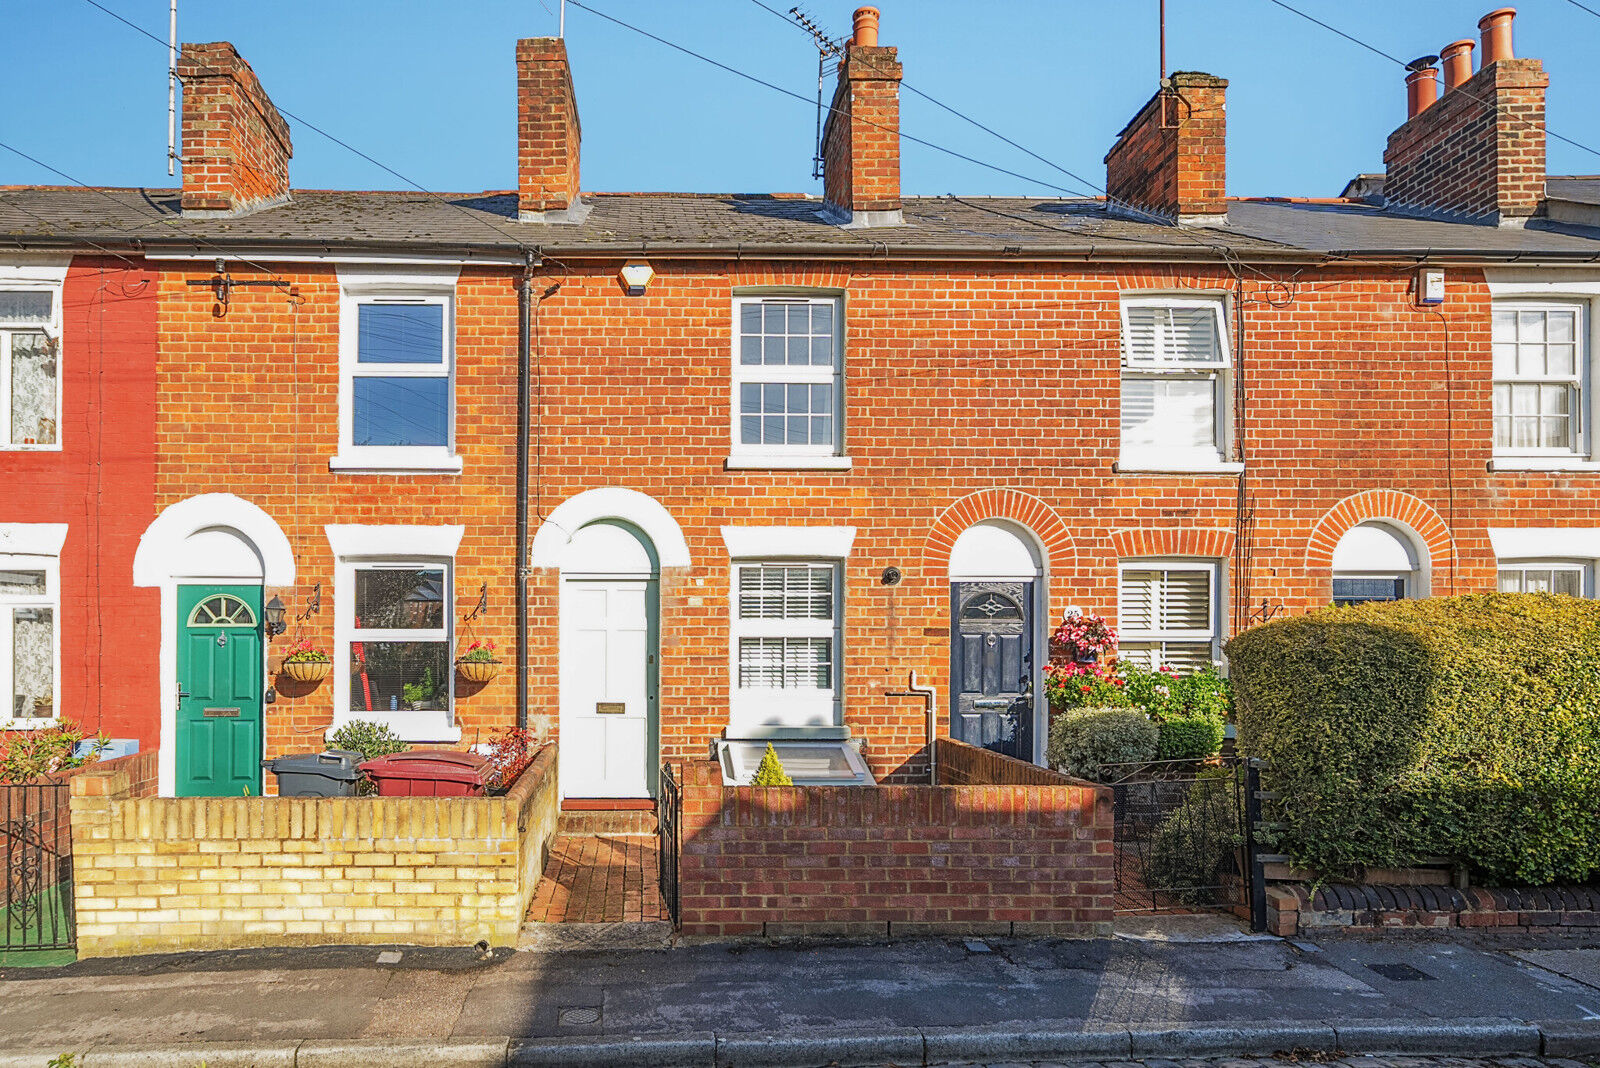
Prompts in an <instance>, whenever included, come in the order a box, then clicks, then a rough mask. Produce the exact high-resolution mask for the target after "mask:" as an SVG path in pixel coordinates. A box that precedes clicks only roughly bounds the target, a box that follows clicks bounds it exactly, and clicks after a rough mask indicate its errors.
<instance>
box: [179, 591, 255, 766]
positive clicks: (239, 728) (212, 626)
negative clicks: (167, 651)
mask: <svg viewBox="0 0 1600 1068" xmlns="http://www.w3.org/2000/svg"><path fill="white" fill-rule="evenodd" d="M177 765H178V776H177V778H178V781H177V796H179V797H238V796H239V795H241V794H250V795H259V794H260V793H261V587H260V586H179V587H178V751H177Z"/></svg>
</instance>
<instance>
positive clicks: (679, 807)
mask: <svg viewBox="0 0 1600 1068" xmlns="http://www.w3.org/2000/svg"><path fill="white" fill-rule="evenodd" d="M656 835H657V838H658V841H659V850H658V852H659V855H660V858H661V871H660V879H661V903H662V905H664V906H665V907H666V910H667V915H668V917H670V918H671V920H672V925H673V926H674V927H676V926H677V925H678V854H679V852H680V851H681V849H682V847H683V788H682V786H680V785H679V783H678V777H677V776H676V775H674V774H673V771H672V765H671V764H666V763H663V764H662V765H661V789H660V791H659V796H658V797H657V798H656Z"/></svg>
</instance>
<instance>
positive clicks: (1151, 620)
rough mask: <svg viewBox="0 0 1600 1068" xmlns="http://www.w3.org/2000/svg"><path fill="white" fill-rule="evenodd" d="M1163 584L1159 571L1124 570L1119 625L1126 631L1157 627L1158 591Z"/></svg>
mask: <svg viewBox="0 0 1600 1068" xmlns="http://www.w3.org/2000/svg"><path fill="white" fill-rule="evenodd" d="M1160 584H1161V572H1159V571H1124V572H1123V573H1122V583H1121V587H1120V589H1119V590H1118V594H1117V627H1118V629H1119V630H1121V631H1124V632H1132V631H1139V632H1141V633H1143V632H1146V631H1152V630H1155V629H1156V618H1157V614H1156V607H1155V598H1156V592H1157V590H1158V588H1159V587H1160Z"/></svg>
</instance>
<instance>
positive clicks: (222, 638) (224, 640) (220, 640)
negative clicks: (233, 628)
mask: <svg viewBox="0 0 1600 1068" xmlns="http://www.w3.org/2000/svg"><path fill="white" fill-rule="evenodd" d="M217 644H218V645H227V644H228V632H227V631H223V632H222V633H221V634H218V635H217Z"/></svg>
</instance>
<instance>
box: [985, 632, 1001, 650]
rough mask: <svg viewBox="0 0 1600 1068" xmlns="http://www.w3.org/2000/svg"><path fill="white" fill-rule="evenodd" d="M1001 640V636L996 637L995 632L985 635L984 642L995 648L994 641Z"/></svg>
mask: <svg viewBox="0 0 1600 1068" xmlns="http://www.w3.org/2000/svg"><path fill="white" fill-rule="evenodd" d="M999 640H1000V639H999V638H996V637H995V636H994V635H993V634H990V635H987V636H985V637H984V639H983V644H985V645H987V646H989V647H990V648H993V647H994V643H995V642H997V641H999Z"/></svg>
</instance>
